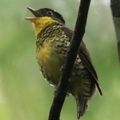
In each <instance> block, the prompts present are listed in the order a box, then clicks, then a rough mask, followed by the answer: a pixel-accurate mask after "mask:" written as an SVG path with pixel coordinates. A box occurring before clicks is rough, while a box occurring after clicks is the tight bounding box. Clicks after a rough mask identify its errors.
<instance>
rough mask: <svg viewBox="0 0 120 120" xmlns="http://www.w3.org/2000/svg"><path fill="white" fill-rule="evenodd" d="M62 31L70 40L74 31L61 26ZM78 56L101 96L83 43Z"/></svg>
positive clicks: (95, 75)
mask: <svg viewBox="0 0 120 120" xmlns="http://www.w3.org/2000/svg"><path fill="white" fill-rule="evenodd" d="M62 29H63V30H64V32H65V34H66V35H67V36H68V37H69V40H71V39H72V35H73V33H74V31H73V30H71V29H70V28H67V27H66V26H63V28H62ZM78 54H79V57H80V59H81V61H82V62H83V64H84V65H85V67H86V68H87V69H88V71H89V72H90V74H91V76H92V77H93V80H94V82H95V84H96V86H97V88H98V91H99V93H100V95H102V90H101V88H100V85H99V83H98V77H97V73H96V71H95V69H94V67H93V64H92V61H91V58H90V55H89V52H88V50H87V48H86V45H85V43H84V42H83V41H82V42H81V45H80V49H79V52H78Z"/></svg>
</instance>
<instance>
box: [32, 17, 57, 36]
mask: <svg viewBox="0 0 120 120" xmlns="http://www.w3.org/2000/svg"><path fill="white" fill-rule="evenodd" d="M32 22H33V27H34V30H35V34H36V36H37V35H38V34H39V33H40V32H41V31H42V30H43V29H44V28H46V27H47V26H48V25H49V24H51V23H53V22H57V21H55V20H54V19H52V18H51V17H38V18H35V20H33V21H32Z"/></svg>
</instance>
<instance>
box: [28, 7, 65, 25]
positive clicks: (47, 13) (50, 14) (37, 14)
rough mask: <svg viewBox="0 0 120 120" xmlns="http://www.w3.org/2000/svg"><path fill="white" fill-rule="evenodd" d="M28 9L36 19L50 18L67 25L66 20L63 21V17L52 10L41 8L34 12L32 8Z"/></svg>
mask: <svg viewBox="0 0 120 120" xmlns="http://www.w3.org/2000/svg"><path fill="white" fill-rule="evenodd" d="M27 9H28V10H30V11H31V12H32V14H33V15H34V16H35V17H44V16H48V17H52V18H53V19H55V20H57V21H59V22H61V23H63V24H65V20H64V19H63V17H62V15H61V14H59V13H58V12H56V11H55V10H52V9H50V8H41V9H38V10H34V9H32V8H30V7H27Z"/></svg>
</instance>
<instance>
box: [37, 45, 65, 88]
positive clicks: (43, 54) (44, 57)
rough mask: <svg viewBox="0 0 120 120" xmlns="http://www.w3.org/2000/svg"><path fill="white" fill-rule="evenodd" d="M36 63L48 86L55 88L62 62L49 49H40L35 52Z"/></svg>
mask: <svg viewBox="0 0 120 120" xmlns="http://www.w3.org/2000/svg"><path fill="white" fill-rule="evenodd" d="M37 62H38V65H39V68H40V70H41V72H42V74H43V76H44V77H45V78H46V79H47V80H48V81H49V83H50V84H53V85H55V86H56V85H57V83H58V81H59V78H60V75H61V72H60V68H61V66H62V64H63V62H64V61H62V60H61V59H60V56H58V54H57V53H56V52H54V50H52V49H51V48H49V47H42V48H40V50H39V51H38V52H37Z"/></svg>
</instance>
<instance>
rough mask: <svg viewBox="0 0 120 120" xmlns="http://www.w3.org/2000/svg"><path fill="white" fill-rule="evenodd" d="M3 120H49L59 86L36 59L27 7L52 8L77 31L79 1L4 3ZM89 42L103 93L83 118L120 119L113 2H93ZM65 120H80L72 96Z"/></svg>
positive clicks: (0, 8) (0, 56)
mask: <svg viewBox="0 0 120 120" xmlns="http://www.w3.org/2000/svg"><path fill="white" fill-rule="evenodd" d="M0 3H1V4H0V120H47V118H48V114H49V110H50V106H51V103H52V100H53V96H54V95H53V93H54V88H53V87H51V86H50V85H49V84H48V83H47V82H46V81H45V80H44V78H43V77H42V75H41V73H40V72H39V70H38V66H37V63H36V56H35V51H36V48H35V35H34V31H33V28H32V24H31V23H30V22H28V21H26V20H24V17H26V16H32V14H31V13H30V12H29V11H28V10H27V9H26V6H30V7H32V8H35V9H38V8H43V7H49V8H52V9H55V10H57V11H58V12H59V13H61V14H62V15H63V16H64V18H65V20H66V25H67V26H69V27H70V28H72V29H74V25H75V22H76V16H77V11H78V5H79V0H66V1H65V0H48V1H47V0H46V1H45V0H35V1H32V0H29V1H28V0H27V1H25V0H21V1H18V0H17V1H16V0H11V1H10V2H8V1H6V0H1V2H0ZM84 41H85V43H86V45H87V47H88V49H89V52H90V54H91V57H92V60H93V63H94V66H95V68H96V71H97V73H98V76H99V82H100V85H101V87H102V90H103V97H100V95H99V94H98V92H97V93H96V95H95V96H94V97H93V99H92V100H90V101H89V110H88V111H87V112H86V114H85V115H84V117H82V118H81V120H88V119H89V120H90V119H91V120H101V119H102V120H108V119H109V120H112V119H115V120H119V119H120V115H119V111H120V104H119V102H120V92H119V90H120V88H119V86H120V65H119V63H118V55H117V45H116V37H115V32H114V26H113V22H112V16H111V10H110V3H109V0H101V1H100V0H92V2H91V6H90V10H89V15H88V22H87V27H86V33H85V36H84ZM61 120H77V118H76V103H75V101H74V99H73V97H72V96H71V95H70V96H69V97H67V98H66V101H65V103H64V106H63V109H62V113H61Z"/></svg>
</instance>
